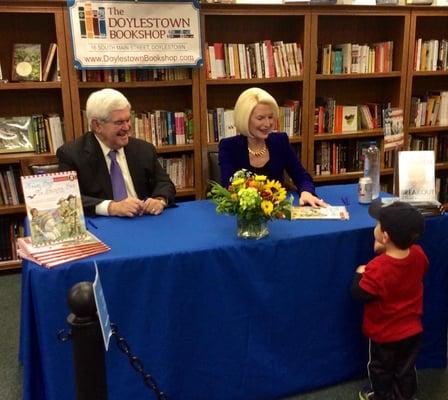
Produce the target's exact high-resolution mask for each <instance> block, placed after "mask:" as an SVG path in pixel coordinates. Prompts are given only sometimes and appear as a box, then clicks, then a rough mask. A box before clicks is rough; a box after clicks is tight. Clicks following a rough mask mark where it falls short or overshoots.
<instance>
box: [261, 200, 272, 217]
mask: <svg viewBox="0 0 448 400" xmlns="http://www.w3.org/2000/svg"><path fill="white" fill-rule="evenodd" d="M261 209H262V210H263V213H264V215H266V216H268V217H270V216H271V214H272V210H273V209H274V205H273V204H272V203H271V202H270V201H267V200H263V201H262V202H261Z"/></svg>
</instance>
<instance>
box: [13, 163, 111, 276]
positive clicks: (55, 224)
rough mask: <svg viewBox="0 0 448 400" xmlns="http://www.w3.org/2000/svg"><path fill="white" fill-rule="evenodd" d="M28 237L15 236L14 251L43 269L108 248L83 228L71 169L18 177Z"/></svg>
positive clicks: (82, 218) (82, 219)
mask: <svg viewBox="0 0 448 400" xmlns="http://www.w3.org/2000/svg"><path fill="white" fill-rule="evenodd" d="M21 181H22V188H23V194H24V198H25V204H26V210H27V216H28V220H29V224H30V233H31V236H27V237H23V238H18V239H17V246H18V249H17V254H18V255H19V256H20V257H22V258H25V259H28V260H31V261H33V262H35V263H36V264H39V265H42V266H43V267H46V268H51V267H54V266H56V265H60V264H63V263H66V262H69V261H74V260H78V259H81V258H85V257H89V256H92V255H95V254H100V253H104V252H106V251H108V250H110V247H109V246H107V245H106V244H105V243H103V242H102V241H101V240H100V239H98V238H97V237H96V236H94V235H93V234H92V233H91V232H88V231H87V228H86V223H85V218H84V213H83V209H82V204H81V195H80V191H79V184H78V178H77V175H76V172H75V171H68V172H56V173H51V174H43V175H31V176H22V177H21Z"/></svg>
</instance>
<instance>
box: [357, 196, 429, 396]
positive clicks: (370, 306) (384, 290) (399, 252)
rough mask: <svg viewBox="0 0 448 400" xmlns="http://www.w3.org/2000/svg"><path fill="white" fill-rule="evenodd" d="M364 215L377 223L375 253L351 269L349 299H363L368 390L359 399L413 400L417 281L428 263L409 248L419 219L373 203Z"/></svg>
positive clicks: (402, 208) (407, 210)
mask: <svg viewBox="0 0 448 400" xmlns="http://www.w3.org/2000/svg"><path fill="white" fill-rule="evenodd" d="M369 214H370V215H371V216H372V217H373V218H375V219H376V220H377V224H376V226H375V229H374V237H375V244H374V250H375V252H376V253H379V255H378V256H376V257H375V258H373V259H372V260H371V261H370V262H369V263H368V264H367V265H361V266H359V267H358V268H357V269H356V274H355V277H354V280H353V286H352V293H353V296H354V297H356V298H358V299H360V300H362V301H364V302H365V307H364V321H363V331H364V334H365V335H366V336H367V337H368V338H369V363H368V365H367V369H368V373H369V380H370V384H371V387H369V388H366V389H363V390H362V391H360V392H359V399H360V400H414V399H415V395H416V393H417V373H416V370H415V360H416V358H417V354H418V351H419V349H420V341H421V333H422V331H423V328H422V322H421V315H422V309H423V277H424V275H425V272H426V270H427V268H428V259H427V257H426V255H425V253H424V252H423V249H422V248H421V247H420V246H419V245H417V244H415V242H416V241H417V239H418V238H419V237H420V235H421V234H422V233H423V230H424V217H423V216H422V215H421V214H420V212H419V211H418V210H417V209H416V208H414V207H412V206H411V205H409V204H407V203H404V202H400V201H396V202H393V203H391V204H390V205H387V206H384V205H383V204H382V203H381V201H374V202H373V203H372V204H371V205H370V207H369Z"/></svg>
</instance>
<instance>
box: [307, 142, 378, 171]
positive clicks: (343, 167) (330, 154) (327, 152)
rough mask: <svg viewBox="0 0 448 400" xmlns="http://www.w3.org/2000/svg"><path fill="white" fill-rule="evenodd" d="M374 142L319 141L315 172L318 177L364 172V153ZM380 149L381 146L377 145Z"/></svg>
mask: <svg viewBox="0 0 448 400" xmlns="http://www.w3.org/2000/svg"><path fill="white" fill-rule="evenodd" d="M371 142H372V141H370V140H369V141H362V140H347V141H346V140H340V141H337V142H329V141H319V142H316V143H315V145H314V171H315V174H316V175H335V174H343V173H347V172H355V171H362V170H363V166H364V153H365V151H366V150H367V149H368V147H369V146H370V143H371ZM377 146H378V147H379V144H378V143H377Z"/></svg>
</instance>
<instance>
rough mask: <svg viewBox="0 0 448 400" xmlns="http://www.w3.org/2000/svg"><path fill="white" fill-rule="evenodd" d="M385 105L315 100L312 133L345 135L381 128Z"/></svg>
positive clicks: (323, 99)
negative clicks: (344, 103) (347, 103)
mask: <svg viewBox="0 0 448 400" xmlns="http://www.w3.org/2000/svg"><path fill="white" fill-rule="evenodd" d="M388 106H389V105H388V104H386V103H383V104H381V103H367V104H360V105H341V104H336V100H335V99H334V98H331V97H328V98H317V99H316V108H315V112H314V133H316V134H319V133H336V134H338V133H347V132H356V131H360V130H362V129H375V128H381V127H383V121H384V116H383V110H385V109H386V108H387V107H388Z"/></svg>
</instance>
